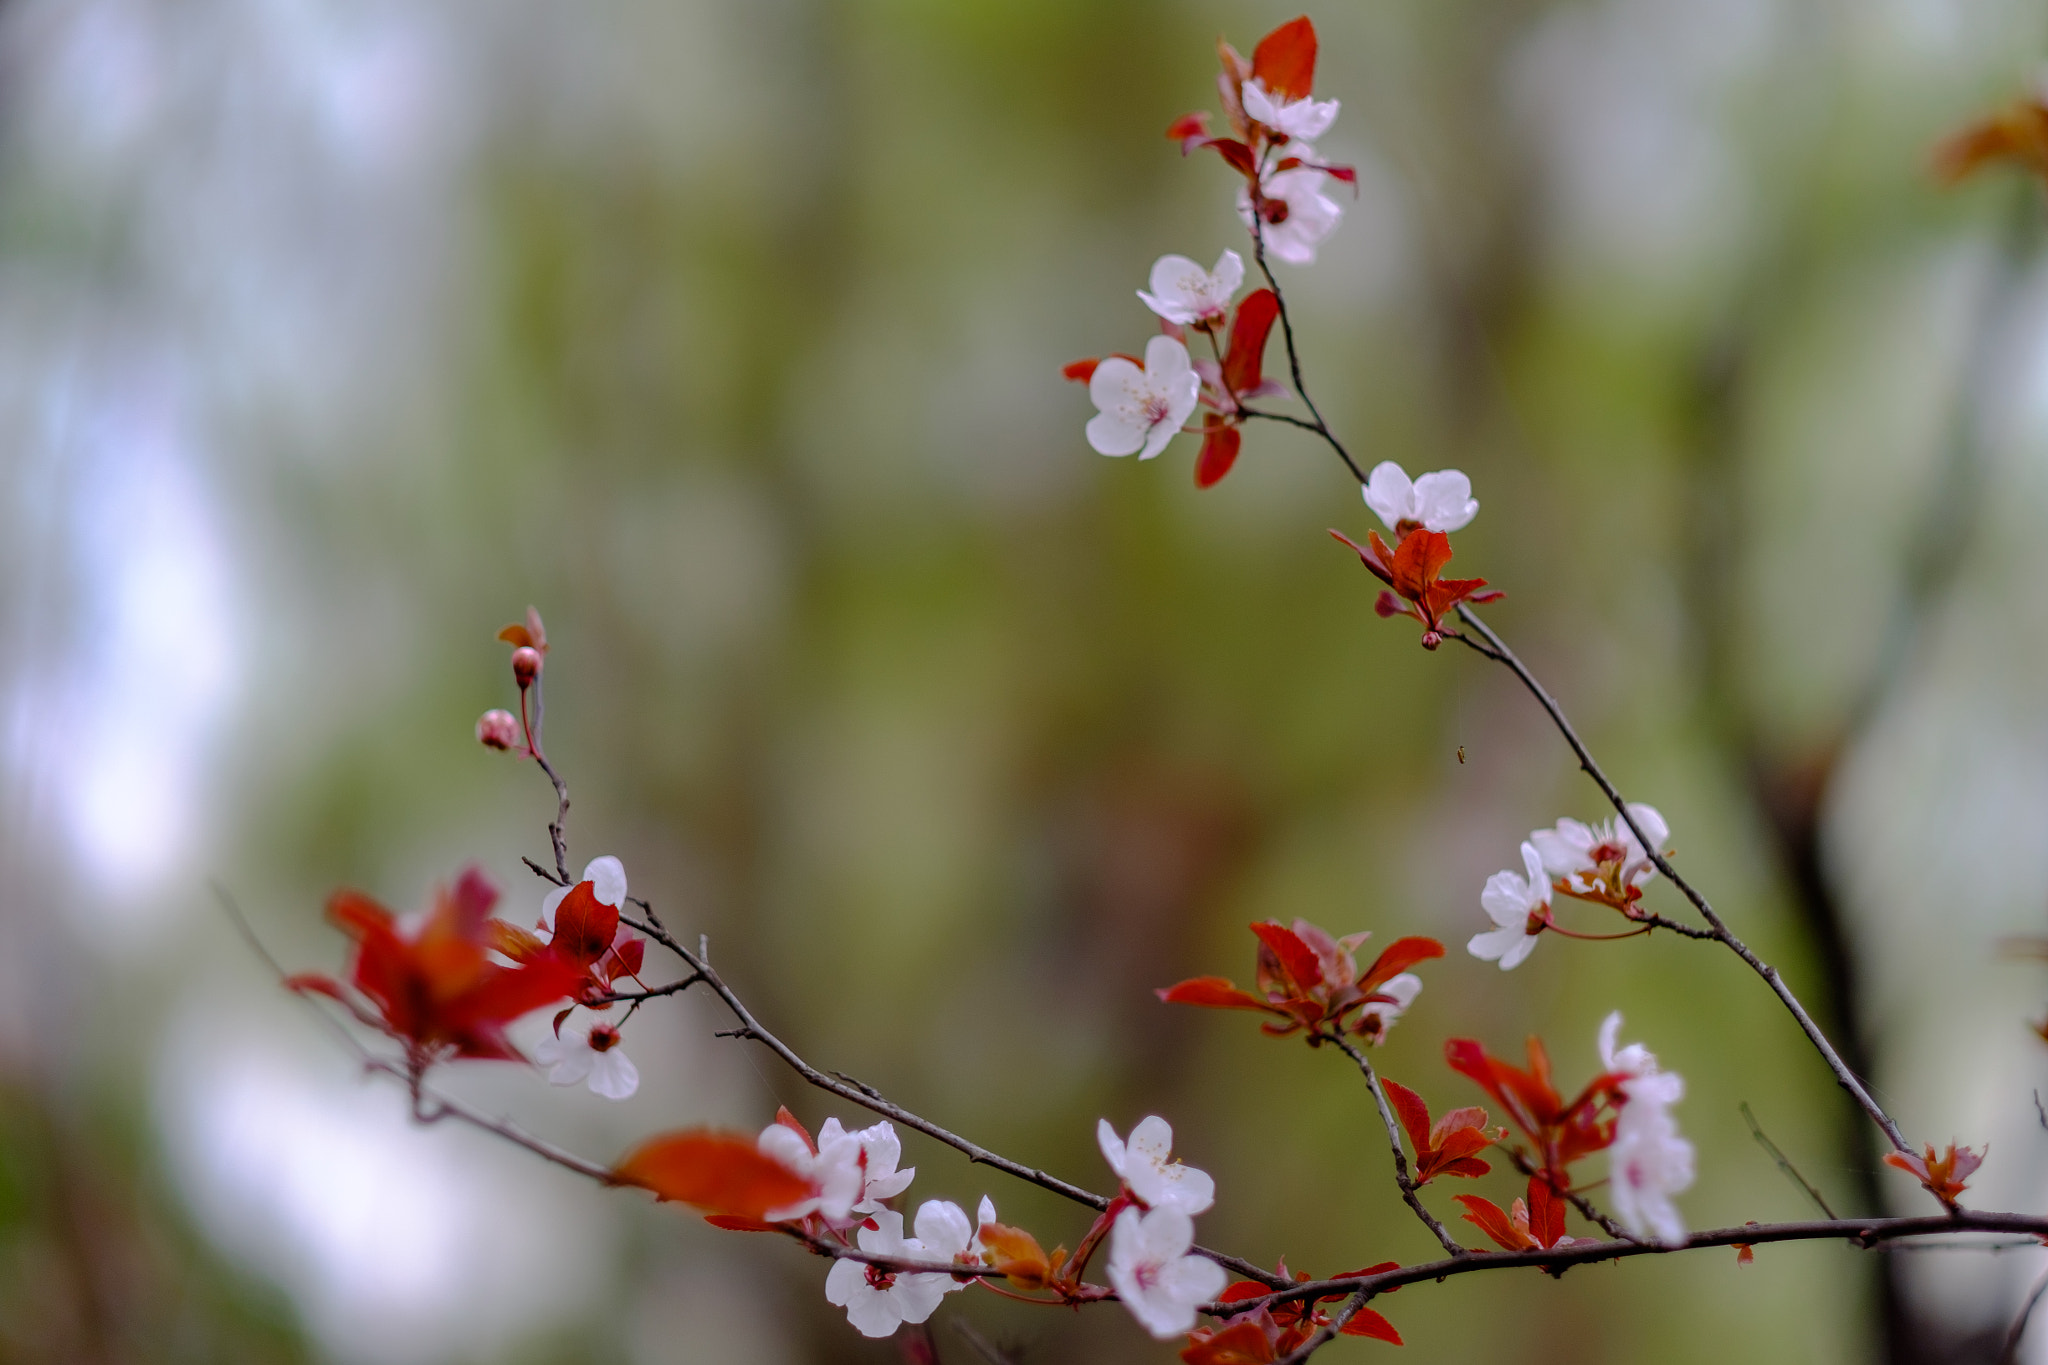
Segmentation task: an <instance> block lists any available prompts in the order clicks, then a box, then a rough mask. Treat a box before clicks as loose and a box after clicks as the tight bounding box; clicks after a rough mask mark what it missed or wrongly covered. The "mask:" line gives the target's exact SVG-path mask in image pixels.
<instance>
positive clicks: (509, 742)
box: [476, 711, 519, 749]
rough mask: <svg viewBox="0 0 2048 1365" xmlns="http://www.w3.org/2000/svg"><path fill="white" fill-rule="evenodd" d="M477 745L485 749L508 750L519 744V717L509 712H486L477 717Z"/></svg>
mask: <svg viewBox="0 0 2048 1365" xmlns="http://www.w3.org/2000/svg"><path fill="white" fill-rule="evenodd" d="M476 739H477V743H479V744H481V745H483V746H484V747H485V748H486V749H510V748H513V747H514V746H516V745H517V744H518V743H519V717H517V716H515V715H513V714H512V713H511V712H510V711H486V712H484V713H483V714H482V715H481V716H479V717H477V722H476Z"/></svg>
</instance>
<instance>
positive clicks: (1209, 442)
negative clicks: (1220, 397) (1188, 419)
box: [1195, 413, 1244, 488]
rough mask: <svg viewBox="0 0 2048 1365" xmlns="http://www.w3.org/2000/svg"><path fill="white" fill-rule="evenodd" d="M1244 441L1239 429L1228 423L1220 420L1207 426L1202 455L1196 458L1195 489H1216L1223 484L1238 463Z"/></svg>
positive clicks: (1204, 433) (1212, 414) (1203, 437)
mask: <svg viewBox="0 0 2048 1365" xmlns="http://www.w3.org/2000/svg"><path fill="white" fill-rule="evenodd" d="M1210 416H1212V417H1214V416H1215V414H1214V413H1211V414H1210ZM1243 439H1244V437H1243V435H1242V434H1241V433H1240V432H1239V431H1238V429H1237V428H1236V427H1234V426H1231V425H1230V424H1229V423H1227V422H1223V421H1220V420H1219V421H1216V422H1215V423H1213V424H1209V425H1207V427H1206V429H1205V430H1204V432H1203V435H1202V453H1201V454H1200V455H1197V456H1196V457H1195V487H1197V488H1214V487H1215V486H1216V485H1217V484H1218V483H1221V482H1222V481H1223V476H1224V475H1225V474H1228V473H1229V472H1230V467H1231V466H1232V465H1234V464H1236V463H1237V448H1238V445H1239V444H1240V442H1242V441H1243Z"/></svg>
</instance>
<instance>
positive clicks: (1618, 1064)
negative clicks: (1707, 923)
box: [1600, 829, 1693, 1246]
mask: <svg viewBox="0 0 2048 1365" xmlns="http://www.w3.org/2000/svg"><path fill="white" fill-rule="evenodd" d="M1644 832H1645V833H1648V830H1647V829H1646V830H1645V831H1644ZM1620 1033H1621V1013H1620V1011H1616V1012H1615V1013H1613V1014H1610V1015H1608V1016H1607V1019H1606V1021H1605V1022H1604V1023H1602V1024H1601V1025H1600V1061H1601V1063H1602V1065H1604V1066H1605V1067H1606V1068H1607V1070H1608V1071H1610V1072H1614V1073H1618V1074H1620V1075H1622V1076H1625V1077H1626V1078H1627V1079H1625V1080H1623V1081H1622V1082H1620V1085H1619V1088H1620V1090H1621V1093H1622V1096H1623V1097H1624V1098H1623V1103H1622V1106H1621V1114H1620V1117H1619V1118H1617V1119H1616V1121H1615V1125H1614V1144H1613V1145H1612V1146H1611V1147H1609V1148H1608V1149H1607V1171H1608V1183H1609V1184H1610V1185H1611V1186H1612V1187H1613V1189H1612V1193H1611V1196H1610V1198H1611V1200H1612V1203H1613V1205H1614V1216H1615V1217H1617V1218H1619V1219H1620V1220H1621V1222H1622V1225H1623V1226H1624V1227H1626V1228H1627V1229H1628V1230H1629V1231H1630V1232H1632V1233H1634V1234H1635V1235H1636V1236H1638V1237H1648V1238H1650V1239H1652V1240H1653V1241H1657V1242H1661V1243H1663V1244H1664V1245H1666V1246H1677V1245H1678V1244H1680V1243H1682V1242H1683V1241H1685V1220H1684V1219H1682V1218H1680V1217H1679V1216H1678V1209H1677V1208H1676V1207H1675V1206H1674V1205H1673V1204H1672V1202H1671V1197H1672V1196H1673V1195H1675V1194H1677V1193H1679V1192H1680V1191H1682V1190H1684V1189H1686V1188H1687V1187H1688V1186H1690V1185H1691V1184H1692V1180H1693V1150H1692V1144H1691V1143H1690V1142H1687V1141H1686V1140H1685V1139H1684V1138H1682V1137H1680V1136H1679V1135H1678V1125H1677V1124H1676V1123H1675V1122H1673V1121H1672V1118H1671V1106H1672V1105H1674V1104H1676V1103H1678V1101H1679V1100H1681V1099H1683V1098H1684V1097H1685V1081H1684V1080H1683V1079H1682V1078H1680V1077H1679V1076H1677V1075H1675V1074H1673V1073H1672V1072H1669V1071H1659V1070H1658V1069H1657V1058H1656V1056H1655V1055H1654V1054H1653V1053H1651V1052H1650V1050H1649V1049H1648V1048H1646V1047H1644V1046H1643V1045H1642V1044H1641V1043H1630V1044H1629V1045H1628V1046H1627V1047H1625V1048H1623V1049H1621V1050H1620V1051H1619V1052H1616V1051H1615V1049H1614V1043H1615V1039H1616V1038H1617V1037H1618V1036H1619V1035H1620Z"/></svg>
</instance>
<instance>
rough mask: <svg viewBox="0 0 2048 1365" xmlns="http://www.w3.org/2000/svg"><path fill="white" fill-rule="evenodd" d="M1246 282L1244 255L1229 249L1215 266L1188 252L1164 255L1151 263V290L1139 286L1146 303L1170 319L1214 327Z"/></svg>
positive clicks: (1185, 324) (1189, 324)
mask: <svg viewBox="0 0 2048 1365" xmlns="http://www.w3.org/2000/svg"><path fill="white" fill-rule="evenodd" d="M1243 283H1244V258H1243V257H1242V256H1239V255H1238V254H1237V253H1236V252H1235V251H1226V252H1224V253H1223V254H1222V255H1221V256H1219V257H1217V259H1216V268H1215V269H1214V270H1204V269H1202V267H1201V266H1200V265H1199V264H1198V263H1196V262H1194V261H1191V260H1189V259H1188V258H1187V257H1185V256H1161V257H1160V258H1159V259H1158V260H1157V261H1156V262H1154V263H1153V265H1152V279H1151V284H1152V288H1151V291H1150V292H1149V293H1148V292H1147V291H1145V290H1143V289H1140V290H1139V291H1138V297H1139V298H1141V299H1143V300H1144V301H1145V306H1146V307H1147V308H1150V309H1151V310H1152V311H1153V312H1155V313H1157V314H1158V315H1159V316H1160V317H1162V318H1165V319H1166V320H1167V321H1168V322H1172V323H1179V324H1181V325H1183V326H1189V327H1211V326H1214V325H1215V324H1216V323H1219V322H1221V321H1223V318H1224V316H1225V315H1226V314H1228V313H1229V312H1230V300H1231V299H1232V298H1233V297H1234V296H1235V295H1236V293H1237V290H1238V286H1240V285H1242V284H1243Z"/></svg>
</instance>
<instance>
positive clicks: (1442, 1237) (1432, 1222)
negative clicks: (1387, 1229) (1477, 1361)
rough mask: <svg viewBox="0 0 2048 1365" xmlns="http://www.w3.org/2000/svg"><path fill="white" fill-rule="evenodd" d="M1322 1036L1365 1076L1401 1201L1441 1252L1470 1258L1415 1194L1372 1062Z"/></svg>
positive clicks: (1336, 1037)
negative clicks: (1390, 1155)
mask: <svg viewBox="0 0 2048 1365" xmlns="http://www.w3.org/2000/svg"><path fill="white" fill-rule="evenodd" d="M1323 1036H1324V1037H1326V1038H1328V1039H1329V1041H1331V1042H1333V1043H1335V1044H1336V1045H1337V1047H1338V1048H1339V1049H1340V1050H1341V1051H1342V1052H1343V1053H1344V1055H1345V1056H1347V1057H1349V1058H1350V1059H1351V1060H1352V1061H1354V1062H1356V1063H1357V1064H1358V1070H1359V1072H1360V1074H1362V1075H1363V1076H1364V1077H1365V1085H1366V1089H1368V1090H1370V1091H1372V1102H1373V1104H1374V1105H1375V1106H1376V1107H1377V1108H1378V1109H1379V1111H1380V1122H1381V1123H1382V1124H1384V1125H1385V1126H1386V1129H1387V1145H1388V1146H1389V1147H1391V1148H1393V1151H1394V1183H1395V1184H1396V1185H1399V1186H1400V1187H1401V1199H1402V1202H1403V1203H1405V1204H1407V1205H1408V1207H1409V1208H1410V1209H1413V1210H1414V1212H1415V1216H1416V1217H1417V1218H1420V1219H1421V1220H1422V1225H1423V1226H1424V1227H1426V1228H1428V1229H1429V1230H1430V1232H1431V1234H1432V1235H1434V1236H1435V1237H1436V1239H1437V1241H1439V1242H1441V1243H1443V1248H1444V1250H1445V1251H1448V1252H1449V1253H1450V1254H1451V1255H1453V1256H1466V1255H1470V1254H1471V1253H1470V1252H1469V1251H1467V1250H1466V1248H1465V1247H1464V1246H1463V1245H1461V1244H1460V1243H1459V1241H1458V1239H1457V1238H1455V1237H1453V1236H1452V1235H1451V1233H1450V1229H1448V1228H1446V1227H1445V1226H1444V1225H1443V1224H1442V1223H1440V1222H1438V1221H1437V1217H1436V1215H1435V1214H1433V1213H1431V1212H1430V1211H1429V1209H1428V1208H1427V1207H1426V1206H1425V1205H1424V1204H1423V1202H1422V1199H1421V1197H1420V1196H1419V1195H1417V1194H1416V1193H1415V1191H1416V1189H1417V1188H1418V1186H1417V1185H1416V1183H1415V1180H1414V1179H1413V1177H1411V1176H1410V1175H1409V1174H1408V1157H1407V1155H1406V1153H1404V1152H1403V1151H1402V1149H1401V1126H1400V1125H1399V1124H1398V1123H1396V1122H1395V1121H1394V1111H1393V1110H1392V1109H1390V1108H1388V1106H1387V1096H1386V1092H1385V1091H1383V1090H1381V1089H1380V1078H1379V1077H1378V1076H1377V1075H1375V1074H1374V1072H1373V1069H1372V1063H1371V1062H1370V1061H1368V1060H1367V1059H1366V1055H1365V1054H1364V1053H1363V1052H1360V1051H1359V1050H1358V1046H1357V1044H1355V1043H1353V1042H1352V1041H1351V1040H1350V1039H1349V1038H1346V1037H1344V1036H1343V1035H1342V1034H1335V1033H1332V1034H1325V1035H1323Z"/></svg>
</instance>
